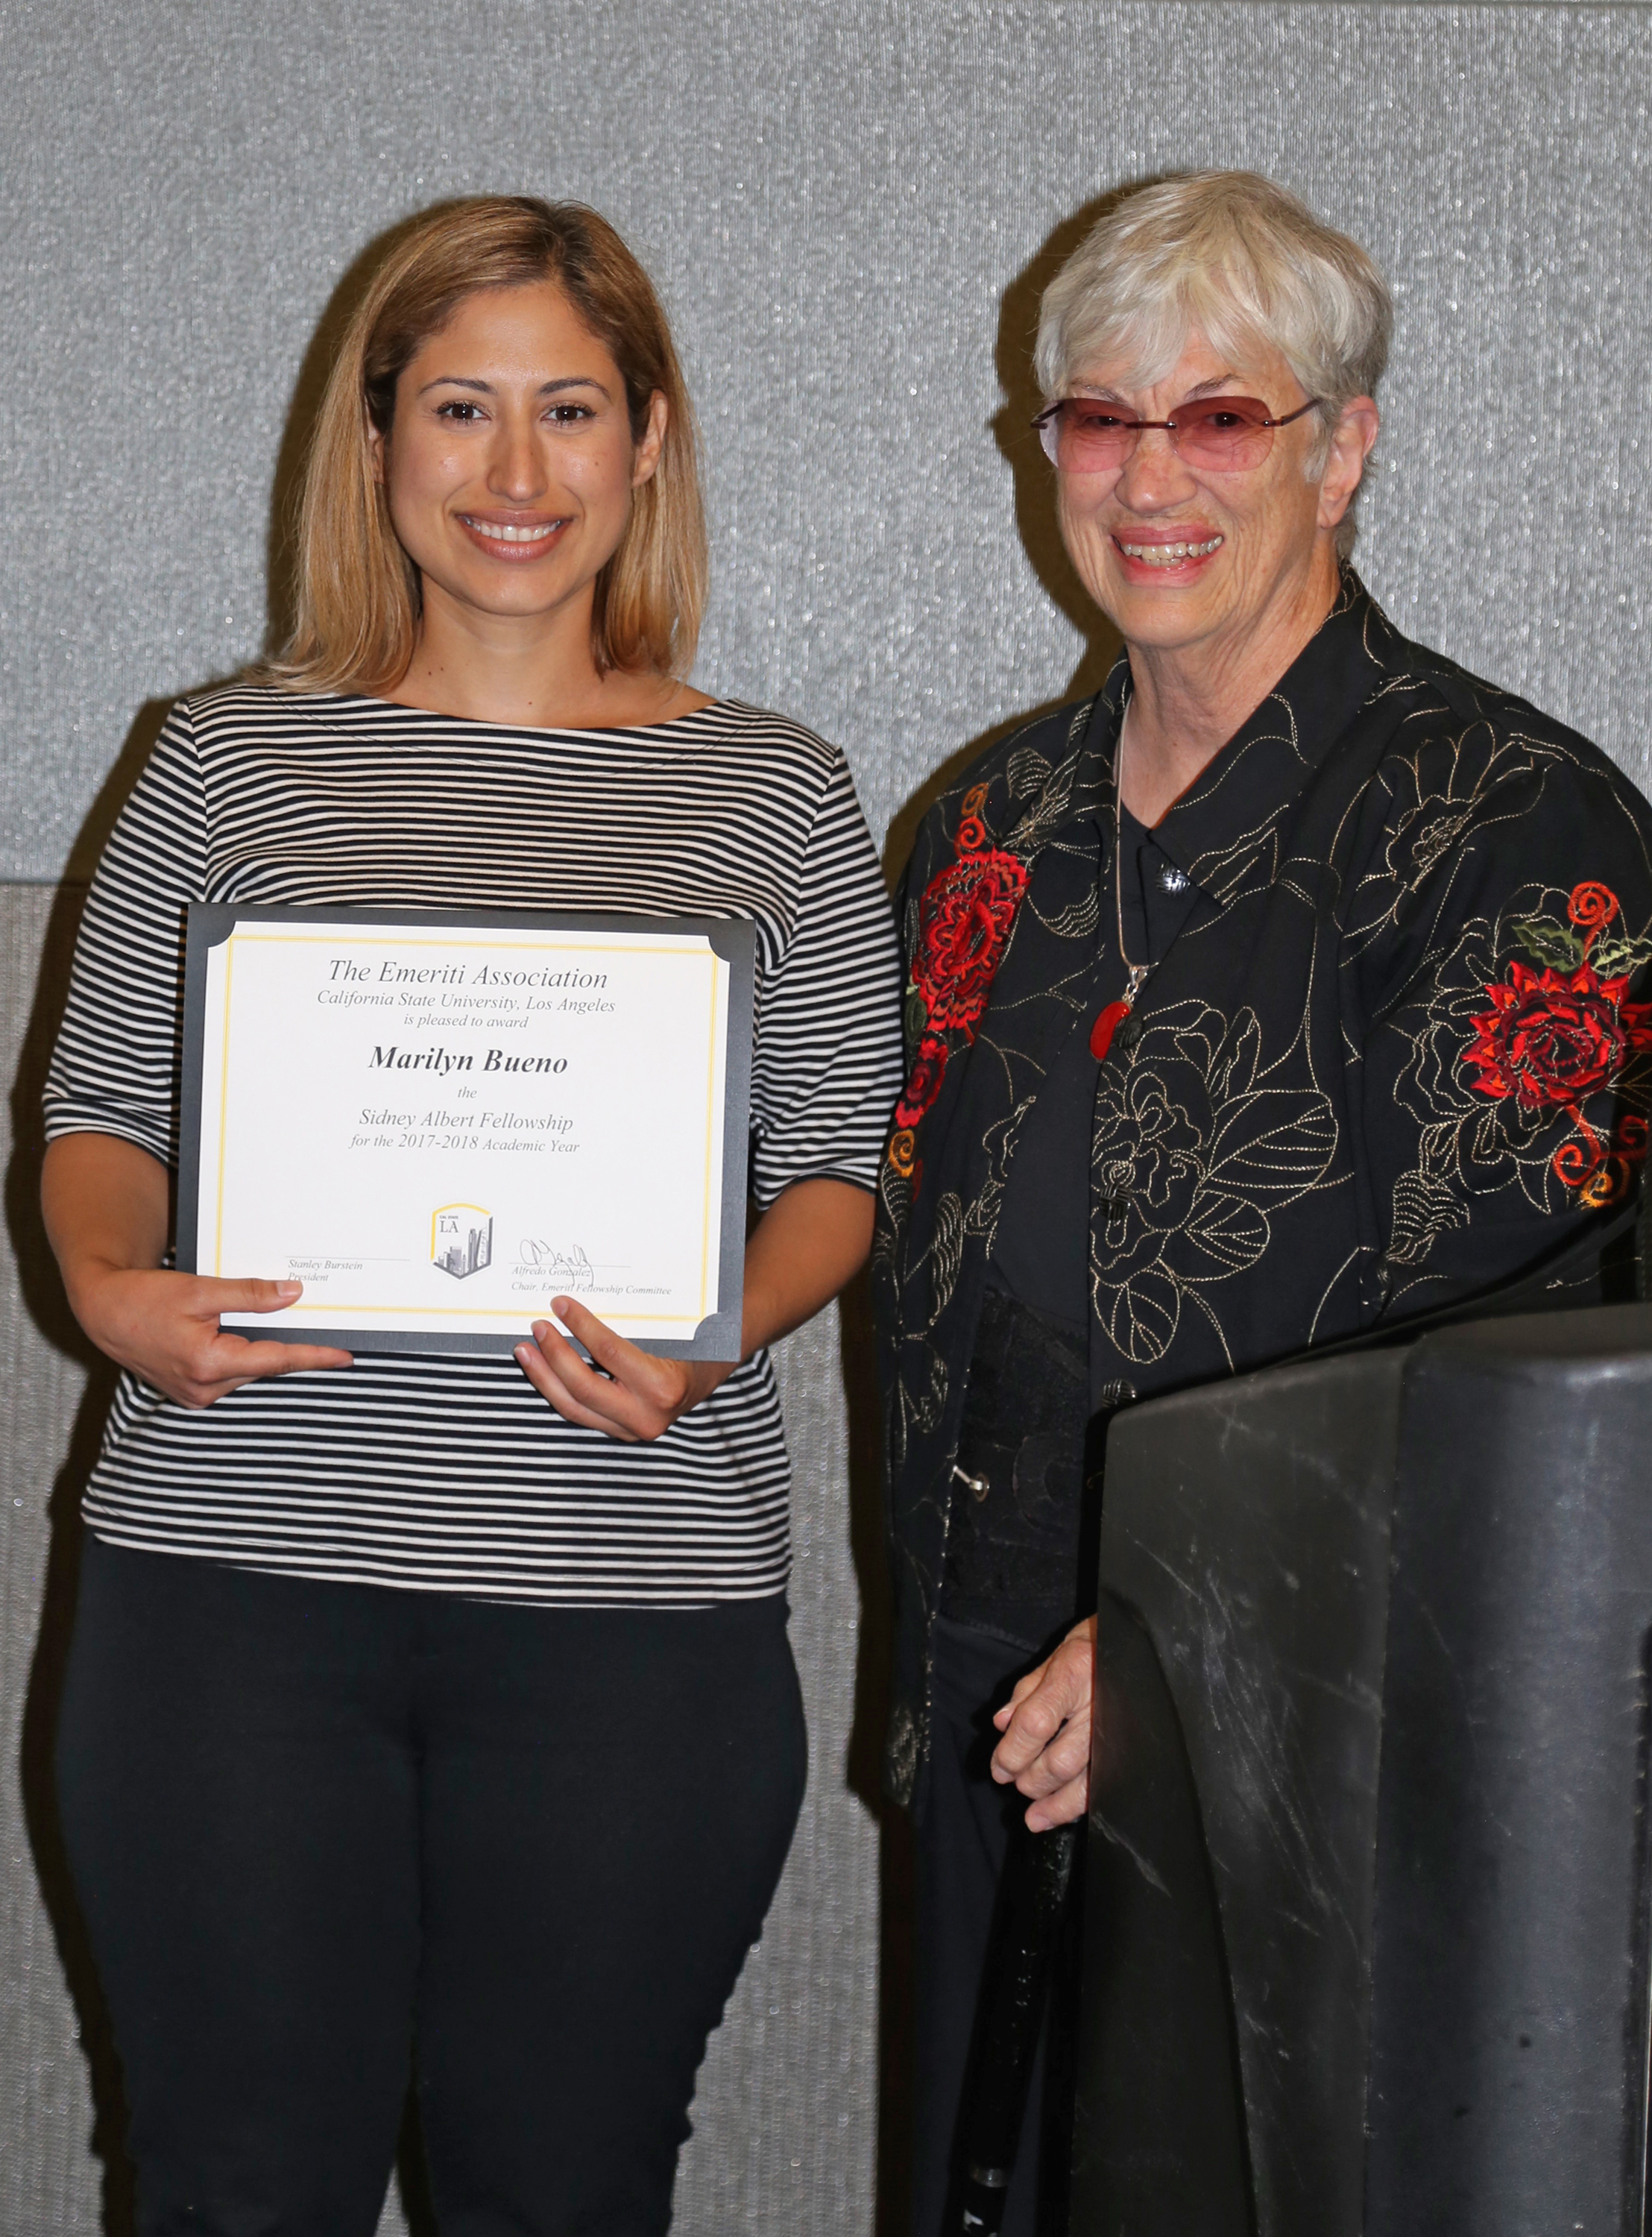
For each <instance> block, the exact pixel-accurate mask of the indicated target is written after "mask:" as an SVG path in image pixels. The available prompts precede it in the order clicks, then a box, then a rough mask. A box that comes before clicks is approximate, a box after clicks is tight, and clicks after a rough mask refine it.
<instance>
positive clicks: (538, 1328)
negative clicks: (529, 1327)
mask: <svg viewBox="0 0 1652 2237" xmlns="http://www.w3.org/2000/svg"><path fill="white" fill-rule="evenodd" d="M549 1334H550V1322H549V1321H536V1322H535V1323H534V1341H535V1342H536V1343H537V1342H538V1340H539V1338H540V1337H541V1336H548V1335H549ZM526 1348H527V1347H526V1346H525V1345H524V1346H523V1349H524V1350H525V1349H526Z"/></svg>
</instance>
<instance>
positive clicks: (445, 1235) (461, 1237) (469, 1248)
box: [431, 1204, 493, 1282]
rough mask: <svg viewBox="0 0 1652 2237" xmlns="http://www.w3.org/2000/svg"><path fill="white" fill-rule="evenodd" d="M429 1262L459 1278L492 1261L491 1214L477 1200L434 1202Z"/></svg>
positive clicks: (457, 1279) (478, 1269)
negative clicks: (472, 1202) (455, 1202)
mask: <svg viewBox="0 0 1652 2237" xmlns="http://www.w3.org/2000/svg"><path fill="white" fill-rule="evenodd" d="M492 1264H493V1214H492V1213H491V1212H490V1211H486V1210H485V1209H484V1207H483V1206H482V1205H481V1204H438V1207H437V1209H436V1210H435V1211H433V1212H432V1213H431V1265H432V1266H436V1267H439V1268H440V1270H441V1271H442V1272H443V1273H444V1274H451V1275H452V1277H454V1279H455V1280H456V1281H458V1282H462V1281H463V1280H464V1277H465V1276H466V1275H467V1274H478V1273H480V1272H481V1270H482V1269H483V1267H484V1266H491V1265H492Z"/></svg>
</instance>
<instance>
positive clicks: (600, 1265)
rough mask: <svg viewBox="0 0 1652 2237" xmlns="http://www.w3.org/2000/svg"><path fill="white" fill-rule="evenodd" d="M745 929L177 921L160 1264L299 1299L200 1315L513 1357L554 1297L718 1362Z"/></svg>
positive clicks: (379, 1344) (731, 1288)
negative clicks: (173, 1144) (172, 1177)
mask: <svg viewBox="0 0 1652 2237" xmlns="http://www.w3.org/2000/svg"><path fill="white" fill-rule="evenodd" d="M753 960H754V933H753V929H752V927H751V926H750V925H749V924H744V923H730V922H725V921H721V920H717V919H712V918H704V919H702V918H688V917H671V918H650V917H640V916H637V917H622V916H566V915H557V916H549V915H546V916H541V915H536V914H523V913H518V912H515V911H512V912H508V913H506V912H490V913H485V914H474V913H471V912H461V911H453V910H412V909H389V910H385V909H352V908H253V907H247V908H241V907H216V906H202V905H200V904H196V905H194V906H192V907H191V908H190V910H189V924H188V950H187V960H186V966H185V1000H184V1068H183V1132H182V1143H181V1158H180V1171H179V1194H178V1264H179V1265H180V1266H181V1267H183V1268H184V1269H186V1270H189V1271H193V1272H195V1273H200V1274H212V1275H221V1276H227V1277H249V1276H262V1277H266V1278H267V1279H270V1280H274V1281H281V1280H286V1279H296V1280H298V1281H300V1282H302V1283H303V1284H304V1294H303V1296H302V1297H300V1298H299V1302H298V1303H297V1304H296V1305H293V1306H292V1307H291V1308H289V1309H288V1310H286V1311H285V1312H280V1313H246V1314H233V1313H227V1314H225V1315H224V1316H223V1325H224V1326H225V1327H227V1328H234V1329H237V1330H245V1331H247V1332H248V1333H253V1332H255V1333H257V1334H258V1335H260V1336H284V1337H288V1338H290V1339H292V1340H293V1341H299V1342H303V1343H320V1342H325V1343H338V1344H340V1345H343V1346H344V1347H345V1348H346V1349H350V1350H365V1351H409V1350H415V1351H446V1352H451V1351H463V1352H498V1353H503V1352H509V1351H510V1349H511V1348H512V1346H513V1345H515V1344H517V1343H520V1342H521V1341H522V1339H523V1336H526V1335H527V1334H528V1332H529V1330H530V1324H531V1323H532V1322H533V1321H535V1320H536V1319H543V1318H545V1317H547V1316H549V1315H550V1301H551V1299H552V1298H553V1297H561V1296H569V1297H577V1298H578V1299H579V1301H580V1302H581V1303H582V1304H584V1305H586V1306H588V1307H589V1309H590V1310H591V1311H592V1312H594V1313H595V1314H596V1315H597V1316H598V1317H599V1318H600V1319H602V1320H604V1321H606V1322H607V1323H609V1325H610V1326H611V1327H612V1328H614V1329H615V1330H617V1331H618V1332H619V1333H620V1334H621V1335H622V1336H628V1337H629V1338H630V1339H631V1340H632V1341H633V1342H634V1343H639V1344H641V1345H642V1346H644V1347H645V1348H646V1349H648V1350H649V1351H655V1352H664V1353H668V1354H671V1355H674V1356H677V1357H687V1358H700V1359H735V1358H738V1357H739V1356H740V1280H741V1270H742V1265H743V1261H744V1251H745V1235H746V1156H747V1126H748V1105H749V1094H750V1080H751V1049H752V984H753Z"/></svg>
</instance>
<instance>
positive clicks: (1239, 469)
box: [1031, 396, 1329, 474]
mask: <svg viewBox="0 0 1652 2237" xmlns="http://www.w3.org/2000/svg"><path fill="white" fill-rule="evenodd" d="M1328 400H1329V399H1327V398H1326V397H1323V396H1310V397H1309V399H1308V400H1307V402H1306V404H1299V405H1298V406H1297V407H1296V409H1295V411H1294V412H1287V413H1286V414H1285V416H1284V418H1283V419H1257V420H1254V421H1253V422H1252V423H1251V426H1252V428H1253V430H1259V429H1261V428H1266V429H1267V432H1269V433H1270V434H1272V432H1273V431H1274V428H1276V427H1288V426H1290V425H1291V423H1292V421H1293V419H1303V418H1305V417H1306V414H1307V413H1308V412H1312V411H1313V409H1314V408H1315V406H1318V405H1321V404H1324V403H1326V402H1328ZM1105 401H1106V399H1105V398H1104V397H1100V396H1058V397H1057V398H1056V400H1055V402H1054V403H1053V404H1046V405H1045V406H1044V408H1043V411H1042V412H1039V414H1038V416H1037V419H1034V420H1033V421H1032V422H1031V425H1032V426H1033V427H1034V428H1035V429H1037V434H1038V446H1039V448H1040V449H1041V450H1042V451H1043V453H1044V456H1045V457H1046V458H1047V459H1049V460H1050V465H1052V466H1056V471H1057V472H1059V471H1060V468H1059V465H1057V462H1056V457H1055V453H1054V452H1052V451H1050V448H1049V447H1048V445H1046V444H1045V442H1044V439H1043V431H1044V429H1045V428H1046V427H1048V426H1050V422H1051V421H1052V420H1053V419H1055V417H1056V413H1057V412H1062V411H1064V410H1065V409H1066V407H1067V406H1068V405H1070V404H1102V403H1104V402H1105ZM1188 401H1189V402H1190V403H1198V404H1221V403H1222V402H1224V401H1226V402H1229V403H1234V404H1241V403H1243V404H1260V403H1261V402H1262V399H1261V398H1260V396H1247V397H1237V396H1235V397H1230V398H1227V399H1224V398H1222V397H1221V396H1200V397H1191V398H1189V399H1188ZM1184 408H1185V407H1184ZM1264 409H1266V406H1264ZM1118 424H1119V426H1120V427H1121V428H1128V429H1129V432H1130V434H1131V435H1132V436H1133V437H1134V438H1135V440H1134V441H1133V442H1132V443H1131V445H1130V447H1129V450H1128V451H1126V452H1125V453H1124V455H1123V457H1122V459H1120V460H1119V462H1118V470H1122V468H1124V467H1125V466H1128V465H1129V463H1130V460H1131V459H1133V458H1134V457H1135V452H1136V447H1137V445H1138V444H1139V443H1140V441H1141V439H1142V436H1143V435H1144V434H1147V433H1148V432H1149V431H1150V430H1154V429H1158V430H1160V431H1162V432H1163V433H1165V434H1167V435H1168V436H1169V438H1170V448H1171V449H1172V450H1173V451H1175V454H1176V456H1177V458H1180V457H1181V450H1180V448H1179V447H1178V445H1177V443H1176V435H1177V432H1178V430H1177V427H1176V423H1175V420H1174V419H1123V418H1121V419H1120V420H1119V423H1118ZM1261 463H1262V461H1261V459H1257V461H1256V465H1261ZM1095 471H1096V472H1100V473H1111V472H1115V471H1116V470H1115V469H1114V468H1113V467H1110V466H1101V467H1097V468H1096V469H1095ZM1223 471H1224V469H1223V468H1221V467H1220V466H1213V467H1212V468H1211V469H1210V472H1213V473H1221V472H1223ZM1226 471H1227V472H1231V473H1239V474H1243V473H1254V472H1255V466H1233V467H1229V468H1227V469H1226Z"/></svg>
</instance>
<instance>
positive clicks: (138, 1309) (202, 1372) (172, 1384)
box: [40, 1133, 351, 1407]
mask: <svg viewBox="0 0 1652 2237" xmlns="http://www.w3.org/2000/svg"><path fill="white" fill-rule="evenodd" d="M169 1194H170V1181H169V1178H168V1172H167V1169H166V1167H165V1166H164V1165H161V1162H160V1160H159V1159H158V1158H152V1157H151V1156H150V1155H149V1153H148V1151H147V1150H141V1149H139V1148H138V1147H137V1145H136V1144H135V1143H133V1142H128V1141H124V1140H122V1138H120V1137H119V1136H118V1135H114V1134H90V1133H87V1134H65V1135H63V1136H62V1137H61V1138H59V1139H58V1140H57V1141H56V1142H54V1143H53V1144H52V1145H51V1146H50V1148H49V1150H48V1151H47V1152H46V1163H45V1168H44V1170H43V1173H42V1175H41V1187H40V1196H41V1206H42V1209H43V1211H44V1213H45V1217H46V1232H47V1233H48V1235H49V1237H51V1244H52V1248H53V1250H55V1251H56V1253H57V1264H58V1265H59V1266H60V1267H61V1268H62V1270H63V1287H64V1288H65V1290H67V1291H68V1293H69V1308H70V1310H72V1312H73V1313H74V1316H75V1317H76V1320H77V1321H78V1322H79V1323H80V1324H81V1326H82V1328H83V1329H84V1330H85V1331H86V1333H87V1335H88V1336H90V1338H91V1339H92V1342H93V1343H95V1345H96V1346H97V1348H98V1349H99V1350H100V1351H102V1352H107V1353H108V1355H109V1357H110V1358H111V1359H113V1360H115V1361H116V1362H117V1363H119V1364H120V1365H121V1366H122V1367H128V1368H130V1369H131V1370H132V1372H133V1373H134V1374H135V1375H137V1376H141V1377H142V1380H143V1381H144V1382H148V1383H151V1384H153V1386H154V1387H155V1389H157V1390H161V1391H164V1392H165V1394H166V1396H168V1398H175V1399H176V1400H177V1402H178V1403H179V1404H180V1405H181V1406H197V1407H198V1406H210V1405H211V1404H212V1402H213V1401H214V1399H215V1398H222V1397H224V1396H226V1395H227V1393H228V1392H229V1391H231V1390H239V1389H240V1387H241V1385H242V1383H243V1382H256V1381H257V1380H258V1379H259V1378H260V1376H267V1375H299V1374H303V1373H305V1372H306V1371H307V1370H309V1369H314V1368H323V1367H348V1366H349V1365H350V1364H351V1358H350V1354H349V1353H348V1352H347V1351H335V1350H333V1349H332V1348H331V1347H330V1346H328V1345H325V1344H313V1343H276V1342H274V1341H273V1340H271V1339H268V1338H267V1339H265V1340H264V1341H263V1342H261V1343H260V1342H259V1341H257V1340H256V1339H254V1338H252V1337H248V1336H237V1335H236V1334H235V1333H234V1331H233V1330H229V1329H224V1328H220V1326H219V1316H220V1313H276V1312H280V1310H282V1308H283V1307H284V1306H286V1305H290V1304H292V1303H293V1301H294V1299H295V1298H297V1297H299V1296H300V1295H301V1294H302V1292H303V1287H304V1285H303V1283H301V1282H258V1281H250V1282H222V1281H217V1280H215V1279H214V1278H213V1277H211V1276H209V1275H205V1274H174V1273H171V1272H168V1270H165V1269H164V1268H162V1266H161V1257H162V1256H163V1255H164V1253H165V1250H166V1246H167V1234H168V1225H169V1218H168V1203H169Z"/></svg>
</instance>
